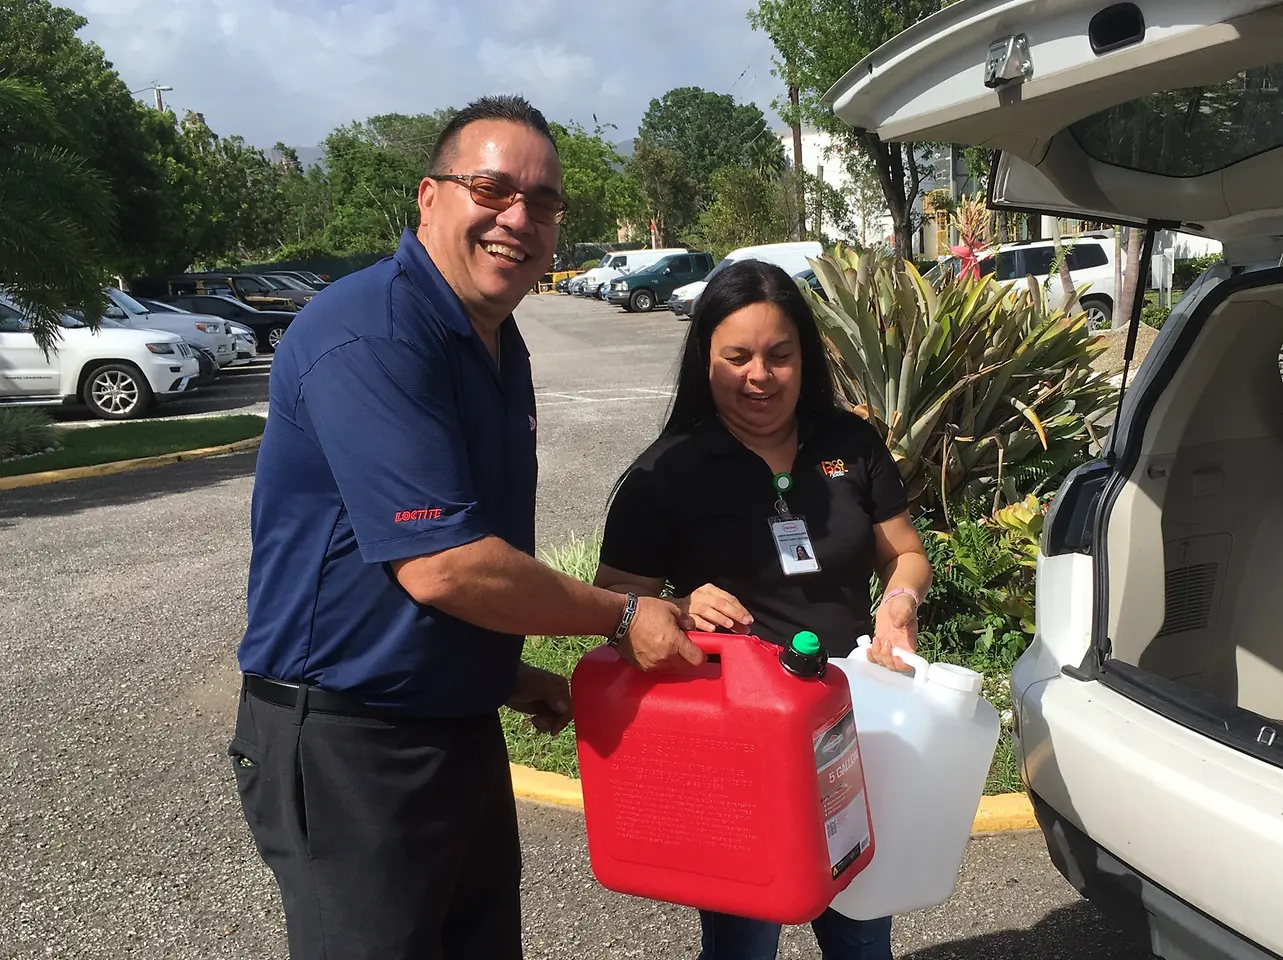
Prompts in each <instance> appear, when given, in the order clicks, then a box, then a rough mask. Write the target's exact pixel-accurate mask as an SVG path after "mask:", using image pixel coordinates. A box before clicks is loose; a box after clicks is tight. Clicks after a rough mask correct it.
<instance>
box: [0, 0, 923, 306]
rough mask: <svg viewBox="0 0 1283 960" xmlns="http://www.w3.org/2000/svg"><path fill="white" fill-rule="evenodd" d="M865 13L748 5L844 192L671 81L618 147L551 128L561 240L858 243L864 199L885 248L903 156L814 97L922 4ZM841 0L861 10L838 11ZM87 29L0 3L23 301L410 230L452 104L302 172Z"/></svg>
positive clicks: (10, 192)
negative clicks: (183, 102) (187, 103)
mask: <svg viewBox="0 0 1283 960" xmlns="http://www.w3.org/2000/svg"><path fill="white" fill-rule="evenodd" d="M866 6H867V8H868V10H869V11H873V10H875V9H876V8H875V7H874V6H873V5H871V4H868V3H866V0H820V2H819V3H818V5H817V2H816V0H761V2H760V3H759V5H758V9H757V10H755V11H754V12H753V13H752V14H751V16H750V19H751V20H752V22H753V25H754V26H755V27H756V28H758V29H760V30H763V31H765V32H766V33H767V34H768V35H769V36H770V38H771V40H772V41H773V42H774V43H775V46H776V48H777V51H778V52H779V61H778V66H780V67H781V69H783V67H784V66H787V67H788V69H789V70H790V71H791V75H792V76H794V78H795V79H796V81H797V83H798V86H799V90H800V100H799V106H798V107H797V108H793V107H792V105H791V103H789V102H787V101H786V102H785V103H783V104H779V105H777V106H779V107H780V109H781V111H782V113H783V114H784V115H785V116H786V118H787V119H789V120H792V119H794V118H795V115H796V118H797V119H800V120H803V121H806V122H807V123H808V125H811V126H814V127H816V128H818V129H822V130H827V131H830V132H834V133H836V134H838V135H839V137H845V138H846V140H845V141H843V142H844V146H847V147H851V148H852V149H844V150H843V151H842V155H841V156H840V157H839V158H838V159H837V160H835V163H841V164H843V165H844V166H845V167H846V168H847V171H848V172H849V173H850V174H851V179H852V180H853V181H854V182H855V184H856V187H855V188H854V189H852V188H848V189H846V190H838V189H835V188H834V187H833V186H832V185H831V184H829V183H825V182H821V181H820V180H818V178H816V177H815V176H814V175H809V174H807V173H805V172H802V173H799V172H797V171H795V170H793V169H792V167H791V165H790V163H789V160H788V156H787V153H786V151H785V148H784V145H783V144H782V143H781V141H780V139H779V137H778V136H777V134H776V132H775V131H774V130H772V129H771V126H770V124H769V123H768V122H767V119H766V117H765V116H764V115H763V113H762V111H761V110H760V109H759V108H758V107H756V106H755V105H753V104H744V103H736V102H735V100H734V98H733V97H731V96H730V95H727V94H720V93H716V92H712V91H708V90H703V89H700V88H697V87H679V88H676V89H673V90H669V91H668V92H667V93H665V94H664V95H663V96H661V97H658V98H656V99H654V100H652V101H651V103H650V106H649V109H648V110H647V111H646V114H645V116H644V118H643V120H642V123H641V126H640V129H639V133H638V136H637V138H636V140H635V141H634V144H633V147H634V149H633V150H632V152H631V155H630V156H624V155H622V154H621V152H620V151H619V150H618V149H617V146H616V144H615V143H614V142H612V140H611V135H612V133H613V131H614V130H615V128H614V127H613V126H612V125H610V124H605V123H598V122H597V121H596V119H595V118H594V124H593V126H592V127H585V126H583V125H580V124H577V123H570V124H566V125H562V124H555V125H554V133H555V136H556V139H557V142H558V148H559V150H560V152H561V156H562V159H563V163H564V166H565V177H566V191H567V193H568V195H569V198H570V200H571V202H572V213H571V215H570V216H569V217H568V219H567V221H566V223H565V225H564V229H563V235H562V247H563V250H564V251H573V250H575V249H576V245H578V244H600V243H616V242H619V241H621V240H624V241H631V242H634V243H637V242H643V243H644V242H648V241H649V240H650V239H651V236H652V230H653V233H654V235H655V238H656V239H657V240H659V241H660V242H661V243H665V244H667V243H679V242H680V243H686V244H690V245H694V246H698V247H701V248H703V249H708V250H711V251H712V252H714V253H715V254H718V255H720V254H721V253H724V252H726V251H727V250H729V249H731V248H733V247H735V246H740V245H743V244H748V243H767V242H774V241H780V240H788V239H812V238H814V239H821V240H828V239H831V238H844V239H848V240H851V239H855V240H859V239H861V238H862V237H864V236H867V233H868V227H869V222H870V218H871V217H874V216H876V214H877V213H878V212H880V208H882V207H883V206H885V207H886V208H887V209H890V211H891V213H892V215H893V219H894V220H895V225H896V240H897V245H900V241H901V240H902V235H907V231H908V230H911V229H912V214H911V209H912V206H913V199H914V197H913V195H912V189H911V187H912V185H913V184H916V183H917V182H918V181H919V179H920V177H919V174H918V171H917V167H916V165H915V164H913V163H912V162H910V161H909V158H910V157H911V153H909V152H907V151H902V150H901V149H900V147H899V146H898V145H880V146H879V145H877V144H874V143H872V142H871V141H870V140H869V139H868V138H867V137H865V138H853V137H852V135H851V134H850V131H849V130H846V128H844V127H843V126H842V125H841V124H840V123H838V122H837V121H835V120H834V118H833V117H832V116H831V115H828V114H827V113H826V111H825V110H824V109H823V107H822V106H820V105H819V96H820V95H821V94H822V93H823V91H824V89H826V88H827V85H828V84H829V83H830V82H831V80H832V79H834V78H836V77H837V76H840V74H841V73H842V71H844V70H845V69H846V68H847V67H848V66H849V65H850V64H851V63H852V62H854V58H856V57H857V55H859V54H860V53H862V52H864V51H867V49H870V48H871V47H872V46H873V45H876V43H877V42H880V40H881V39H883V38H885V37H886V36H889V35H891V34H892V33H894V32H895V31H896V29H898V28H899V27H900V26H901V25H903V24H906V23H908V22H911V20H912V19H913V18H916V17H917V16H919V15H921V14H923V13H925V12H929V11H930V10H931V9H935V8H937V7H938V6H939V0H916V2H912V3H907V4H901V5H900V8H901V9H900V10H899V12H898V13H896V14H894V15H893V14H892V13H890V12H884V13H882V14H880V15H879V16H878V17H875V18H873V19H870V17H869V16H865V12H864V11H865V8H866ZM817 7H818V8H823V9H818V8H817ZM829 7H832V8H833V9H828V8H829ZM839 8H842V9H839ZM847 8H849V9H847ZM852 11H855V12H857V13H859V14H860V15H859V16H843V15H839V14H846V15H849V14H851V13H852ZM870 16H871V15H870ZM86 23H87V20H86V19H85V18H84V17H82V16H80V15H79V14H77V13H75V12H74V11H71V10H68V9H65V8H62V7H58V6H55V5H53V4H52V3H50V2H49V0H0V64H3V67H0V122H2V123H0V127H2V129H3V130H4V131H5V132H4V133H3V134H2V135H0V136H3V140H2V141H0V151H3V153H4V155H3V159H4V168H3V172H0V177H2V178H3V179H0V198H2V199H3V200H4V201H5V202H4V203H3V205H2V206H0V217H3V220H4V230H3V231H0V233H2V236H0V244H2V245H3V246H2V247H0V250H3V256H4V258H5V259H4V261H3V263H2V264H0V266H2V267H3V270H4V273H5V275H6V277H7V278H8V281H9V282H10V283H15V282H17V281H18V280H20V279H23V278H29V282H27V283H26V284H25V286H26V288H27V290H28V292H32V293H33V294H38V293H39V291H40V290H41V289H43V288H44V287H46V286H48V284H49V282H50V280H51V279H52V278H55V277H56V278H61V280H62V282H61V283H60V284H59V285H60V286H61V287H63V288H64V291H63V292H64V293H65V292H66V290H67V289H68V288H69V289H70V291H71V292H72V293H73V294H74V296H73V297H72V299H84V300H88V301H90V302H92V300H93V297H94V292H93V291H94V290H95V289H96V287H97V286H98V285H99V284H100V282H101V280H102V278H103V277H105V276H111V275H119V276H133V275H138V274H143V273H149V272H167V271H177V270H183V269H187V268H190V267H193V266H201V265H227V264H231V263H236V262H250V261H262V260H286V259H302V258H307V257H315V256H319V255H344V254H353V253H376V252H382V251H386V250H389V249H391V248H392V247H393V246H394V245H395V243H396V241H397V238H398V237H399V234H400V232H401V230H402V229H403V228H404V227H406V226H413V225H414V224H415V223H416V221H417V214H416V211H415V188H416V184H417V183H418V181H419V179H420V178H421V176H422V174H423V169H424V164H425V160H426V156H427V153H428V151H429V149H430V147H431V145H432V142H433V140H434V139H435V137H436V136H437V134H438V132H439V131H440V129H441V127H442V125H443V124H444V123H446V122H447V121H448V119H449V118H450V116H451V115H452V114H453V109H451V108H446V109H441V110H437V111H435V112H433V113H424V114H419V115H415V116H406V115H403V114H385V115H381V116H374V117H370V118H368V119H366V120H364V121H360V122H353V123H350V124H348V125H346V126H342V127H339V128H337V129H335V130H334V131H333V132H332V133H330V135H329V136H328V137H326V138H325V140H324V141H323V142H322V143H321V144H320V147H321V150H322V153H323V160H322V163H321V164H320V165H319V166H310V167H308V168H306V169H305V168H304V166H303V164H302V163H300V162H299V157H298V154H297V153H296V152H295V151H294V150H292V149H291V148H289V147H286V146H285V145H284V144H281V143H278V144H276V147H275V149H274V150H271V151H264V150H262V149H259V148H257V147H255V146H253V145H251V144H249V143H247V142H245V140H244V139H243V138H242V137H240V136H237V135H235V134H229V133H226V132H219V131H215V130H213V129H211V128H210V127H209V125H208V124H207V123H206V122H205V120H204V118H203V116H202V115H200V114H199V113H187V114H186V115H185V116H183V117H177V116H175V115H174V114H173V113H172V112H170V111H165V112H161V111H158V110H155V109H153V108H151V107H149V106H145V105H143V104H141V103H139V102H138V101H137V100H136V99H135V98H134V96H133V95H132V94H131V93H130V91H129V89H128V87H127V86H126V85H125V83H124V82H123V81H122V80H121V78H120V76H119V75H118V73H117V72H116V70H115V69H114V68H113V66H112V64H111V63H110V61H108V60H107V58H106V56H105V54H104V52H103V51H102V50H101V49H100V48H99V47H98V46H97V45H95V44H92V43H87V42H85V41H83V40H81V39H80V38H79V37H78V36H77V33H78V31H79V30H80V29H81V28H82V27H83V26H85V24H86ZM857 141H858V142H857ZM856 147H862V148H863V149H854V148H856ZM871 207H876V208H878V209H876V210H875V209H871ZM906 211H908V212H906ZM800 221H801V223H800ZM621 226H622V232H623V236H622V237H621V236H620V233H621ZM877 239H881V238H880V237H879V238H877ZM905 249H906V250H907V246H906V247H905ZM34 299H35V300H36V301H37V302H38V301H40V299H41V298H40V297H39V296H35V297H34Z"/></svg>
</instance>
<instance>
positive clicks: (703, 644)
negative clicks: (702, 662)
mask: <svg viewBox="0 0 1283 960" xmlns="http://www.w3.org/2000/svg"><path fill="white" fill-rule="evenodd" d="M686 638H687V639H688V640H690V642H691V643H693V644H695V646H697V647H699V648H700V649H701V650H703V651H704V652H705V653H706V654H713V655H716V656H720V655H721V654H722V652H723V651H724V650H725V649H726V647H727V642H726V641H728V640H742V639H743V638H742V637H738V636H736V635H734V634H729V633H705V632H703V631H702V630H687V631H686Z"/></svg>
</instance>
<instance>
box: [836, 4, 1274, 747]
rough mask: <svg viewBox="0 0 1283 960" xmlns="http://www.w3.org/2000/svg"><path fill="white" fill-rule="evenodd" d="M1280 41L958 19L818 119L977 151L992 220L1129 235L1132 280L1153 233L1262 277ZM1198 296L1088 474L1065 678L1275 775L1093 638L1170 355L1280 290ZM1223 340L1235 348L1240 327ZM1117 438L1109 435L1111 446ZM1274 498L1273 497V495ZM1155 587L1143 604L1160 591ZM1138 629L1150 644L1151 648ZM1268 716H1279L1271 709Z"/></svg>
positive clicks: (1263, 18)
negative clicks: (1118, 529)
mask: <svg viewBox="0 0 1283 960" xmlns="http://www.w3.org/2000/svg"><path fill="white" fill-rule="evenodd" d="M1280 38H1283V0H1135V2H1124V3H1109V2H1102V0H1056V2H1048V0H958V2H956V3H953V4H951V5H949V6H947V7H945V8H944V9H942V10H941V11H940V12H938V13H936V14H933V15H932V16H930V17H928V18H926V19H925V20H923V21H921V22H919V23H918V24H916V25H914V26H913V27H911V28H910V29H908V30H906V31H904V32H903V33H901V34H899V35H898V36H896V37H895V38H893V39H892V40H890V41H888V42H887V43H886V44H884V45H883V46H881V47H879V48H878V49H877V50H875V51H873V52H872V53H871V54H869V56H867V57H865V58H864V59H863V60H861V61H860V62H859V63H857V64H856V65H855V66H854V67H852V68H851V69H850V70H849V71H848V72H847V73H846V75H845V76H843V78H842V79H841V80H840V81H838V83H837V84H835V85H834V87H833V89H832V90H830V91H829V93H828V94H827V95H826V98H825V99H826V102H827V103H829V104H830V105H831V106H832V108H833V111H834V113H835V114H836V115H837V116H838V117H839V118H840V119H842V120H843V121H845V122H846V123H847V124H849V125H851V126H852V127H853V128H855V129H856V130H857V131H860V132H869V133H875V134H877V135H878V136H879V137H880V138H881V139H883V140H898V141H917V142H935V143H952V144H962V145H968V146H979V147H985V148H989V149H991V150H994V151H996V156H995V160H994V165H993V168H992V170H991V175H990V178H989V196H988V200H989V205H990V207H991V208H993V209H999V210H1009V211H1018V212H1025V213H1032V214H1048V215H1056V216H1062V217H1069V218H1074V219H1082V220H1092V221H1101V222H1106V223H1115V224H1122V225H1126V226H1133V227H1139V228H1141V229H1144V230H1145V231H1146V243H1145V251H1144V252H1143V253H1142V256H1141V260H1140V269H1141V272H1142V280H1143V275H1144V271H1146V270H1147V268H1148V263H1149V257H1148V253H1149V249H1150V248H1151V245H1152V241H1153V235H1154V232H1155V231H1157V230H1159V229H1174V230H1180V231H1182V232H1186V233H1191V234H1196V235H1199V236H1204V237H1208V238H1211V239H1215V240H1218V241H1220V242H1221V244H1222V246H1223V250H1224V257H1225V260H1226V262H1227V264H1228V265H1229V266H1230V268H1231V270H1232V271H1233V272H1234V273H1239V272H1240V271H1242V270H1244V269H1256V268H1261V267H1267V268H1268V267H1275V266H1277V265H1279V264H1280V258H1281V256H1283V93H1280V87H1283V40H1281V39H1280ZM1222 269H1224V268H1222ZM1228 272H1229V271H1226V273H1228ZM1216 282H1217V283H1219V284H1220V286H1211V285H1209V289H1206V291H1205V292H1204V293H1203V294H1202V299H1201V301H1200V302H1199V303H1198V304H1197V305H1196V307H1195V308H1194V309H1193V310H1192V311H1191V310H1188V309H1186V310H1184V311H1182V312H1183V313H1184V314H1185V315H1186V316H1187V318H1188V319H1187V320H1185V321H1183V323H1184V329H1183V330H1182V331H1180V335H1179V336H1177V337H1176V338H1175V340H1172V338H1171V337H1165V339H1167V340H1171V341H1172V346H1171V348H1170V349H1168V350H1165V351H1163V354H1164V355H1163V356H1162V357H1161V358H1159V361H1160V362H1159V363H1158V364H1150V366H1149V369H1147V370H1146V371H1144V372H1145V373H1146V374H1147V376H1145V377H1143V378H1142V381H1141V385H1142V389H1143V393H1144V394H1148V396H1145V395H1142V394H1141V393H1138V395H1137V396H1136V397H1134V398H1131V400H1132V403H1131V404H1129V407H1130V409H1131V410H1133V411H1137V412H1138V413H1139V417H1138V418H1134V422H1133V423H1131V424H1129V425H1128V426H1130V427H1131V428H1132V431H1133V433H1134V441H1133V442H1134V444H1135V447H1136V449H1135V450H1134V451H1129V450H1128V449H1127V447H1128V441H1126V440H1122V441H1118V443H1119V446H1115V447H1114V448H1112V449H1111V450H1110V451H1109V453H1108V454H1107V460H1108V468H1109V469H1108V479H1107V480H1105V482H1104V483H1103V484H1101V483H1100V482H1096V483H1095V485H1094V490H1095V494H1094V495H1093V496H1092V498H1091V499H1092V501H1093V502H1092V505H1091V509H1090V510H1089V511H1088V513H1089V517H1088V518H1086V519H1085V520H1084V521H1083V522H1084V523H1085V524H1086V527H1085V528H1084V530H1083V533H1084V536H1083V540H1084V542H1085V543H1087V544H1088V546H1086V547H1085V549H1087V550H1090V551H1091V552H1092V553H1093V555H1094V556H1095V558H1096V561H1097V562H1096V564H1095V568H1096V569H1095V580H1096V614H1095V617H1094V628H1093V651H1092V654H1091V655H1090V656H1089V657H1088V661H1087V662H1086V663H1084V664H1083V667H1082V670H1081V671H1071V672H1072V673H1074V674H1076V675H1078V676H1080V677H1081V678H1083V679H1093V680H1097V679H1098V680H1100V681H1101V682H1104V683H1108V684H1109V685H1110V686H1112V687H1115V688H1116V689H1118V690H1120V692H1124V693H1125V694H1126V695H1127V696H1129V697H1131V698H1133V699H1136V700H1138V701H1141V702H1143V703H1145V704H1146V705H1147V706H1150V707H1151V708H1153V709H1154V710H1156V711H1158V712H1160V713H1162V714H1164V715H1165V716H1168V717H1170V718H1171V719H1173V720H1175V721H1177V722H1180V723H1182V724H1184V725H1186V726H1190V727H1192V728H1194V729H1198V730H1199V731H1200V732H1202V733H1205V734H1207V735H1209V736H1212V737H1215V738H1216V739H1219V740H1221V741H1222V742H1225V743H1227V744H1229V745H1231V746H1234V747H1235V748H1236V749H1240V750H1244V751H1246V752H1249V753H1252V754H1255V755H1257V756H1259V757H1261V758H1262V759H1266V760H1268V761H1269V762H1271V763H1275V764H1277V765H1280V766H1283V736H1276V734H1275V732H1274V728H1275V727H1279V728H1280V729H1279V733H1283V724H1280V723H1278V722H1277V721H1274V720H1271V719H1269V714H1266V713H1261V712H1257V711H1253V710H1247V709H1243V708H1242V707H1241V706H1240V705H1239V704H1238V703H1230V702H1228V701H1227V700H1225V699H1224V698H1223V697H1218V696H1215V695H1212V694H1209V693H1208V691H1206V690H1203V691H1200V690H1198V689H1196V688H1195V687H1191V686H1190V685H1188V684H1186V683H1182V682H1181V681H1180V679H1179V677H1178V678H1177V679H1175V680H1173V679H1169V678H1164V677H1163V676H1162V675H1160V674H1157V673H1154V672H1152V671H1148V670H1145V669H1142V668H1141V666H1138V665H1137V663H1135V662H1133V663H1128V662H1124V661H1123V660H1119V659H1116V658H1115V657H1114V656H1113V649H1112V647H1113V645H1112V643H1111V639H1110V636H1109V633H1110V615H1109V611H1110V602H1111V601H1110V597H1109V587H1110V577H1109V573H1108V568H1107V563H1106V562H1105V544H1106V541H1107V539H1108V537H1107V531H1108V525H1109V519H1110V512H1111V510H1112V509H1113V507H1114V504H1115V501H1116V499H1117V497H1118V494H1119V491H1120V490H1121V489H1122V488H1123V487H1125V486H1126V485H1127V484H1128V482H1129V480H1130V479H1131V477H1130V474H1131V470H1132V469H1133V468H1136V460H1135V459H1134V457H1137V456H1139V448H1140V444H1141V438H1142V437H1143V435H1144V433H1145V430H1146V426H1147V422H1146V420H1147V418H1148V416H1149V414H1150V412H1152V410H1153V407H1154V404H1155V403H1156V402H1157V400H1158V399H1159V397H1160V395H1162V393H1163V391H1164V389H1165V388H1166V387H1167V386H1168V385H1169V383H1170V379H1171V376H1172V375H1173V373H1174V371H1177V370H1179V369H1180V367H1181V364H1182V362H1183V359H1184V358H1183V355H1182V354H1181V351H1183V350H1184V351H1187V350H1188V349H1190V348H1191V346H1192V345H1193V343H1194V341H1195V339H1196V337H1197V333H1198V331H1199V330H1200V329H1202V327H1203V325H1204V323H1205V322H1206V321H1207V320H1208V318H1209V317H1211V316H1212V315H1213V314H1214V313H1215V312H1216V310H1217V308H1218V306H1222V305H1227V306H1228V305H1229V304H1228V301H1229V299H1230V298H1232V297H1238V298H1240V299H1242V300H1243V301H1245V302H1246V301H1250V300H1251V299H1252V296H1253V294H1252V288H1253V287H1254V286H1260V287H1261V288H1262V289H1264V288H1267V287H1271V285H1272V286H1273V289H1274V290H1275V291H1277V290H1279V289H1281V288H1283V286H1281V285H1283V272H1279V271H1276V270H1265V271H1263V272H1260V273H1243V274H1242V275H1240V276H1233V277H1230V278H1229V279H1223V278H1218V280H1217V281H1216ZM1145 287H1146V284H1145V283H1144V282H1141V283H1139V284H1138V290H1137V295H1136V298H1135V301H1134V303H1132V304H1120V308H1121V309H1127V310H1129V311H1130V317H1129V320H1130V323H1129V326H1130V330H1129V336H1128V349H1127V356H1128V358H1129V359H1130V356H1131V351H1132V347H1133V346H1134V343H1135V337H1136V330H1137V328H1138V326H1139V323H1140V309H1141V306H1142V305H1143V302H1144V291H1145ZM1269 296H1270V297H1274V296H1275V294H1270V295H1269ZM1280 303H1281V304H1283V299H1281V300H1280ZM1280 309H1281V310H1283V306H1281V308H1280ZM1173 319H1176V318H1175V317H1174V318H1173ZM1171 323H1172V321H1169V324H1171ZM1176 326H1177V325H1175V324H1174V325H1173V331H1172V332H1173V333H1176V332H1177V331H1176ZM1224 326H1225V327H1227V328H1228V329H1227V333H1229V332H1235V333H1236V334H1237V333H1242V334H1243V335H1244V336H1245V340H1251V335H1250V329H1251V328H1250V327H1248V326H1244V325H1241V324H1234V323H1226V324H1225V325H1224ZM1218 329H1220V328H1219V326H1218ZM1164 332H1165V333H1167V331H1166V330H1165V331H1164ZM1254 346H1255V347H1259V346H1260V344H1255V345H1254ZM1274 349H1275V350H1276V351H1277V350H1278V344H1277V343H1276V344H1275V346H1274ZM1278 362H1279V363H1280V365H1283V355H1280V357H1279V361H1278ZM1165 375H1166V378H1167V379H1166V380H1165V379H1164V376H1165ZM1275 386H1279V387H1280V388H1281V389H1283V385H1280V384H1279V383H1278V382H1276V384H1275ZM1121 400H1122V396H1121V390H1120V404H1121ZM1280 407H1283V397H1280ZM1140 411H1144V412H1143V413H1140ZM1122 432H1123V423H1122V421H1121V420H1120V430H1119V431H1117V432H1116V434H1115V440H1117V438H1118V434H1119V433H1122ZM1120 447H1121V449H1120ZM1281 449H1283V448H1281ZM1129 459H1130V462H1128V461H1129ZM1280 481H1283V477H1277V478H1275V480H1274V485H1275V487H1276V488H1278V489H1279V490H1283V482H1280ZM1281 509H1283V505H1281ZM1089 530H1090V534H1089V533H1088V531H1089ZM1161 544H1162V541H1161V540H1160V541H1159V556H1161V549H1162V547H1161ZM1153 562H1155V563H1157V562H1159V558H1158V557H1157V556H1156V557H1154V558H1153ZM1168 573H1170V569H1169V570H1168ZM1158 582H1159V584H1160V588H1159V594H1158V597H1159V600H1158V602H1159V603H1160V604H1161V603H1162V602H1163V599H1162V597H1163V595H1162V592H1161V589H1162V588H1161V584H1162V577H1161V576H1160V577H1159V578H1158ZM1168 599H1169V601H1170V597H1169V598H1168ZM1115 600H1117V598H1115ZM1160 620H1161V617H1160ZM1155 629H1156V630H1157V632H1158V634H1159V635H1160V636H1162V631H1163V629H1164V628H1161V627H1156V628H1155ZM1151 636H1152V634H1151ZM1139 663H1140V664H1141V665H1144V663H1145V661H1144V660H1143V659H1139ZM1278 666H1279V668H1280V671H1283V664H1279V665H1278ZM1281 675H1283V672H1281ZM1273 715H1274V716H1279V715H1283V697H1281V698H1280V703H1279V704H1278V706H1277V708H1276V709H1275V710H1273Z"/></svg>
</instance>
